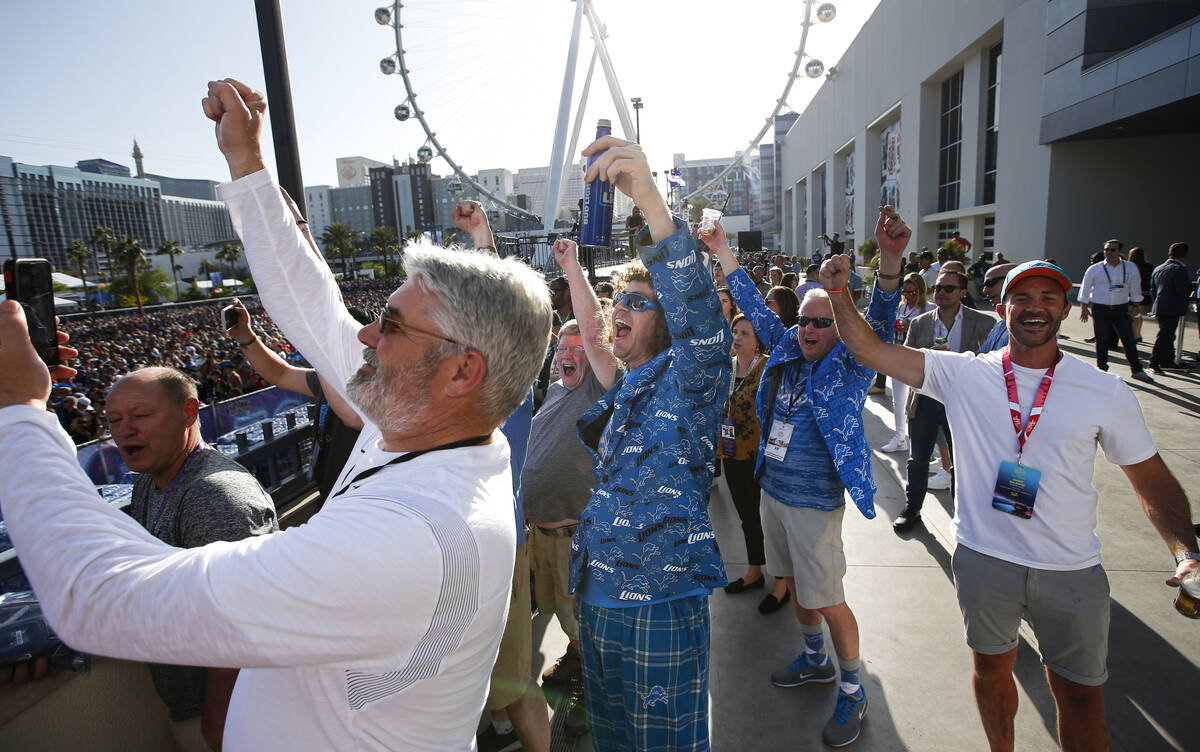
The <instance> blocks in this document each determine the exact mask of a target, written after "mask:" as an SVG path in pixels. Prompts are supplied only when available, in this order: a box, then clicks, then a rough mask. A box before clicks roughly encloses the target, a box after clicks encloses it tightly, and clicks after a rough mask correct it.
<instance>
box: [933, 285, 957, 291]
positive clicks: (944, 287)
mask: <svg viewBox="0 0 1200 752" xmlns="http://www.w3.org/2000/svg"><path fill="white" fill-rule="evenodd" d="M933 289H934V291H935V292H954V291H955V290H961V289H962V287H960V286H959V285H934V286H933Z"/></svg>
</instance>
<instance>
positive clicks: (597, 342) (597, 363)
mask: <svg viewBox="0 0 1200 752" xmlns="http://www.w3.org/2000/svg"><path fill="white" fill-rule="evenodd" d="M554 260H555V261H557V262H558V265H559V267H561V268H562V270H563V275H564V276H566V278H567V284H568V285H569V286H570V288H571V310H572V311H574V312H575V323H577V324H579V333H580V334H581V335H583V336H582V339H583V349H584V351H585V352H586V353H587V358H588V363H589V364H590V365H591V367H592V372H593V373H595V374H596V378H597V379H598V380H599V381H600V383H601V384H602V385H603V386H604V389H605V391H608V389H610V388H611V387H612V385H613V382H615V381H616V379H617V356H615V355H613V351H612V348H611V347H609V345H608V338H607V337H606V336H605V332H606V327H605V325H604V314H603V312H602V311H601V310H600V301H599V300H597V299H596V292H595V291H594V290H592V286H591V285H590V284H588V280H587V276H586V275H585V274H584V272H583V268H582V267H581V266H580V265H579V248H578V246H577V245H576V244H575V242H574V241H573V240H567V239H566V238H560V239H559V240H556V241H554Z"/></svg>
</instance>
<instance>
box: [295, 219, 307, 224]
mask: <svg viewBox="0 0 1200 752" xmlns="http://www.w3.org/2000/svg"><path fill="white" fill-rule="evenodd" d="M296 224H298V225H306V224H308V220H307V219H297V220H296Z"/></svg>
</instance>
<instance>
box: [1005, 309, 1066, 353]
mask: <svg viewBox="0 0 1200 752" xmlns="http://www.w3.org/2000/svg"><path fill="white" fill-rule="evenodd" d="M1025 318H1029V317H1025ZM1036 318H1048V321H1047V324H1048V325H1047V326H1046V328H1045V330H1043V331H1042V332H1040V333H1036V334H1029V333H1026V332H1025V330H1023V329H1021V327H1020V326H1019V324H1020V322H1015V323H1017V324H1018V326H1016V327H1010V328H1009V330H1008V336H1009V339H1015V340H1016V341H1017V342H1018V343H1020V344H1021V346H1022V347H1027V348H1031V349H1032V348H1034V347H1041V346H1043V345H1045V344H1046V343H1047V342H1053V341H1054V340H1056V339H1057V338H1058V330H1059V328H1061V327H1062V320H1061V319H1056V318H1054V317H1053V316H1050V317H1042V316H1039V317H1036Z"/></svg>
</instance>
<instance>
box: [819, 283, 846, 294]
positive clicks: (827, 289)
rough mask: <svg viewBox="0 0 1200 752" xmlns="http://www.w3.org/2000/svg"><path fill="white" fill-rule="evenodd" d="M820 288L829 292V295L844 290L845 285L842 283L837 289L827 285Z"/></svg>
mask: <svg viewBox="0 0 1200 752" xmlns="http://www.w3.org/2000/svg"><path fill="white" fill-rule="evenodd" d="M821 289H823V290H824V291H825V292H827V293H829V294H830V295H835V294H837V293H839V292H845V291H846V286H845V285H842V286H841V287H839V288H838V289H836V290H830V289H829V288H828V287H823V288H821Z"/></svg>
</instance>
